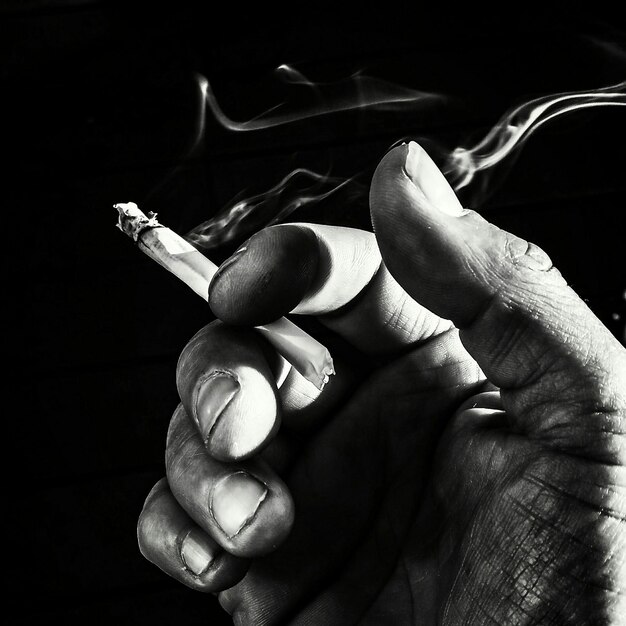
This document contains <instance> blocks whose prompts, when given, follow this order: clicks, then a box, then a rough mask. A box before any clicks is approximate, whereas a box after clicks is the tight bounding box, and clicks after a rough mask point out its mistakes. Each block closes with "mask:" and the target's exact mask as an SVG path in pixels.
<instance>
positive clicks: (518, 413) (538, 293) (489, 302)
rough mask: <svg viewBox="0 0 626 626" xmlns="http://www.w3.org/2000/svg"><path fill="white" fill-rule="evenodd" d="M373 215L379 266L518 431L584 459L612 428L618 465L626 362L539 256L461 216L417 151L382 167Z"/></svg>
mask: <svg viewBox="0 0 626 626" xmlns="http://www.w3.org/2000/svg"><path fill="white" fill-rule="evenodd" d="M370 206H371V213H372V222H373V225H374V230H375V232H376V237H377V240H378V245H379V247H380V250H381V253H382V256H383V259H384V262H385V264H386V266H387V267H388V269H389V270H390V272H391V273H392V274H393V275H394V277H395V279H396V280H397V281H398V282H399V283H400V284H401V285H402V287H403V288H404V289H405V290H406V291H407V292H408V293H409V295H411V296H412V297H413V298H414V299H415V300H417V301H418V302H419V303H420V304H422V305H424V306H426V307H427V308H429V309H430V310H432V311H433V312H434V313H436V314H437V315H439V316H441V317H444V318H448V319H451V320H452V321H453V322H454V323H455V325H456V326H457V327H458V328H459V329H460V334H461V339H462V341H463V343H464V344H465V347H466V348H467V349H468V351H469V352H470V353H471V354H472V356H473V357H474V358H475V359H476V361H477V362H478V364H479V365H480V367H481V368H482V370H483V371H484V372H485V374H486V376H487V377H488V378H489V379H490V380H491V381H492V382H493V383H494V384H496V385H498V386H499V387H500V388H501V393H502V400H503V403H504V405H505V409H506V410H507V413H509V414H510V415H511V418H512V419H513V421H514V422H515V423H516V424H515V425H516V426H517V427H519V428H521V429H523V430H525V431H532V432H534V433H538V432H542V433H544V434H545V435H550V436H553V437H556V438H559V439H560V438H562V437H565V438H566V439H568V443H569V444H570V445H584V446H585V447H588V446H594V445H595V439H593V438H590V437H589V429H593V430H594V431H595V432H596V434H597V435H598V437H599V438H600V439H602V440H603V441H605V440H606V439H607V433H608V432H610V433H611V434H616V432H617V431H616V430H615V429H616V428H617V430H619V433H620V436H619V437H618V438H617V440H616V442H617V443H616V445H617V444H618V443H620V442H621V446H622V451H621V456H622V457H624V456H625V454H626V453H625V452H624V449H623V448H624V447H626V445H625V444H624V441H623V438H624V436H625V435H626V417H625V413H626V398H625V395H626V351H625V350H624V349H623V348H622V346H621V345H620V344H619V342H618V341H617V340H616V339H615V338H614V337H613V335H612V334H611V333H610V332H609V331H608V330H607V329H606V328H605V327H604V326H603V325H602V323H601V322H600V321H599V320H598V319H597V318H596V317H595V316H594V315H593V313H592V312H591V311H590V310H589V309H588V307H587V306H586V305H585V304H584V302H583V301H582V300H581V299H580V298H579V297H578V296H577V295H576V293H575V292H574V291H573V290H572V289H571V288H570V287H568V285H567V283H566V282H565V280H564V279H563V277H562V276H561V274H560V273H559V272H558V271H557V270H556V269H555V268H554V267H553V266H552V263H551V261H550V259H549V257H548V256H547V255H546V254H545V252H543V251H542V250H541V249H540V248H538V247H537V246H535V245H534V244H532V243H528V242H526V241H524V240H523V239H520V238H519V237H516V236H515V235H512V234H510V233H508V232H506V231H504V230H501V229H499V228H497V227H496V226H494V225H493V224H490V223H489V222H487V221H486V220H484V219H483V218H482V217H480V216H479V215H478V214H477V213H475V212H474V211H468V210H464V209H463V208H462V206H461V204H460V203H459V201H458V199H457V198H456V196H455V194H454V192H453V191H452V189H451V187H450V186H449V185H448V183H447V181H446V179H445V177H444V176H443V174H442V173H441V172H440V171H439V169H438V168H437V166H436V165H435V164H434V163H433V161H432V160H431V159H430V157H429V156H428V155H427V154H426V152H425V151H424V150H423V149H422V148H421V147H420V146H419V145H417V144H416V143H413V142H412V143H410V144H409V145H408V146H407V145H403V146H399V147H397V148H394V149H393V150H391V151H390V152H389V153H388V154H387V155H386V156H385V157H384V158H383V160H382V161H381V163H380V164H379V166H378V168H377V170H376V172H375V174H374V178H373V180H372V187H371V192H370ZM590 415H593V416H595V418H594V419H585V420H582V421H581V419H580V418H581V417H582V416H585V417H589V416H590ZM606 420H609V421H611V424H607V422H606ZM615 420H617V422H618V423H613V422H614V421H615ZM607 429H609V430H607ZM590 439H592V440H590ZM618 447H619V446H618ZM602 449H603V451H606V450H605V447H602ZM623 460H624V459H623V458H622V461H623Z"/></svg>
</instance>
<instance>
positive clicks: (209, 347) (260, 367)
mask: <svg viewBox="0 0 626 626" xmlns="http://www.w3.org/2000/svg"><path fill="white" fill-rule="evenodd" d="M266 354H269V352H268V351H266V352H264V349H263V347H262V344H261V342H260V340H259V338H258V337H257V335H256V334H255V333H254V332H253V331H250V330H243V329H241V330H238V331H235V330H234V329H229V328H227V327H225V326H224V325H222V324H219V323H214V324H209V325H208V326H206V327H204V328H203V329H202V330H201V331H200V332H198V333H197V334H196V335H195V336H194V337H193V338H192V339H191V341H190V342H189V343H188V344H187V345H186V346H185V349H184V350H183V352H182V354H181V356H180V358H179V360H178V366H177V370H176V383H177V387H178V392H179V395H180V398H181V401H182V403H183V406H184V407H185V410H186V411H187V413H188V415H189V416H190V417H191V418H192V420H193V421H194V423H195V424H196V427H197V429H198V432H199V433H200V436H201V438H202V440H203V442H204V445H205V447H206V449H207V451H208V452H209V454H210V455H211V456H213V457H214V458H216V459H222V460H227V461H228V460H230V461H232V460H237V459H243V458H246V457H248V456H250V455H252V454H254V453H255V452H256V451H257V450H258V449H259V448H261V447H263V446H264V445H265V444H266V443H267V442H268V441H269V439H270V438H271V437H272V436H273V434H274V433H275V432H276V430H277V429H278V426H279V421H280V419H279V412H278V402H277V395H276V394H277V390H276V381H275V373H274V371H272V367H271V366H270V363H269V362H268V359H267V357H266Z"/></svg>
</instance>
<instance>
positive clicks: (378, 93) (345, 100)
mask: <svg viewBox="0 0 626 626" xmlns="http://www.w3.org/2000/svg"><path fill="white" fill-rule="evenodd" d="M275 73H276V75H277V76H278V78H279V79H281V80H282V81H283V82H286V83H288V84H290V85H294V86H299V87H304V88H305V89H307V91H308V95H309V96H310V98H309V100H310V101H309V102H307V103H306V104H298V105H295V104H292V106H289V105H288V104H287V103H285V102H283V103H281V104H278V105H276V106H274V107H271V108H270V109H268V110H267V111H264V112H263V113H261V114H259V115H257V116H255V117H254V118H252V119H250V120H246V121H241V122H237V121H235V120H233V119H231V118H230V117H228V116H227V115H226V114H225V113H224V111H223V110H222V108H221V106H220V105H219V103H218V101H217V98H216V97H215V94H214V93H213V89H212V88H211V84H210V83H209V81H208V80H207V79H206V78H205V77H204V76H202V75H200V74H198V75H197V80H198V84H199V86H200V89H201V90H202V93H203V94H204V97H205V101H206V105H207V107H208V108H209V110H210V111H211V113H212V114H213V116H214V117H215V119H216V120H217V121H218V122H219V123H220V124H221V125H222V126H223V127H224V128H227V129H228V130H231V131H237V132H249V131H255V130H265V129H268V128H274V127H276V126H283V125H285V124H290V123H293V122H300V121H302V120H306V119H309V118H312V117H319V116H321V115H329V114H332V113H339V112H343V111H354V110H357V109H385V110H389V109H393V108H398V107H402V106H407V107H413V108H414V107H416V106H418V105H419V106H424V105H428V104H432V103H434V102H435V101H441V100H443V99H444V98H443V96H440V95H438V94H434V93H429V92H426V91H417V90H415V89H409V88H408V87H402V86H400V85H395V84H393V83H390V82H387V81H384V80H380V79H377V78H373V77H371V76H367V75H365V74H361V73H355V74H352V75H351V76H349V77H348V78H345V79H342V80H338V81H335V82H329V83H320V82H313V81H311V80H309V79H308V78H307V77H306V76H305V75H304V74H302V73H301V72H299V71H298V70H296V69H295V68H294V67H292V66H291V65H286V64H283V65H280V66H279V67H278V68H276V72H275Z"/></svg>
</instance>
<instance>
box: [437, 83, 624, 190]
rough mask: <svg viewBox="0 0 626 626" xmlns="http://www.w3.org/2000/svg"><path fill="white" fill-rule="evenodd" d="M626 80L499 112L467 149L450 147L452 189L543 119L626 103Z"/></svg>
mask: <svg viewBox="0 0 626 626" xmlns="http://www.w3.org/2000/svg"><path fill="white" fill-rule="evenodd" d="M625 89H626V81H625V82H622V83H619V84H617V85H613V86H611V87H605V88H602V89H597V90H595V91H578V92H570V93H562V94H556V95H553V96H544V97H542V98H536V99H535V100H530V101H529V102H525V103H524V104H521V105H519V106H517V107H515V108H514V109H511V110H510V111H508V112H507V113H506V114H505V115H503V116H502V117H501V118H500V120H499V121H498V122H497V124H496V125H495V126H494V127H493V128H492V129H491V130H490V131H489V133H487V135H486V136H485V138H484V139H483V140H482V141H480V142H478V143H477V144H476V145H474V146H472V147H471V148H464V147H458V148H455V149H454V150H452V152H451V153H450V155H449V157H448V161H447V163H446V164H445V166H444V171H445V173H446V174H447V175H448V178H449V180H450V182H451V183H452V185H453V187H454V189H455V190H457V191H458V190H459V189H463V188H464V187H466V186H467V185H469V184H470V183H471V182H472V180H473V179H474V177H475V176H476V175H477V174H478V173H479V172H483V171H485V170H488V169H490V168H492V167H494V166H495V165H497V164H498V163H501V162H502V161H504V160H505V159H507V158H508V157H510V156H511V155H512V154H513V153H514V151H516V150H519V149H520V148H522V146H523V145H524V144H525V143H526V142H527V141H528V139H529V138H530V137H531V135H532V134H533V133H534V132H535V131H537V130H538V129H539V128H540V127H541V126H543V125H544V124H545V123H546V122H549V121H550V120H553V119H555V118H556V117H559V116H561V115H564V114H565V113H572V112H574V111H579V110H581V109H587V108H591V107H607V106H621V107H623V106H626V93H624V92H625Z"/></svg>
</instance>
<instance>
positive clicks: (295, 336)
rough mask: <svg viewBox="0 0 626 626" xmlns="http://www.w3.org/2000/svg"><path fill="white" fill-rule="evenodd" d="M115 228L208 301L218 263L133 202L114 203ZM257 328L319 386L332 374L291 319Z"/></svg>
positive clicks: (323, 355) (320, 350)
mask: <svg viewBox="0 0 626 626" xmlns="http://www.w3.org/2000/svg"><path fill="white" fill-rule="evenodd" d="M115 208H116V209H117V211H118V214H119V218H118V222H117V226H118V228H119V229H120V230H121V231H122V232H123V233H125V234H126V235H128V236H129V237H131V238H132V239H133V240H134V241H135V242H136V243H137V245H138V246H139V249H140V250H141V251H142V252H143V253H144V254H146V255H148V256H149V257H150V258H151V259H154V260H155V261H157V263H159V264H160V265H162V266H163V267H164V268H165V269H167V270H169V271H170V272H171V273H172V274H174V275H175V276H177V277H178V278H180V280H182V281H183V282H184V283H185V284H186V285H188V286H189V287H191V289H193V290H194V291H195V292H196V293H197V294H198V295H199V296H200V297H201V298H203V299H204V300H206V301H207V302H208V300H209V284H210V282H211V279H212V278H213V276H214V275H215V272H217V265H215V263H212V262H211V261H210V260H209V259H207V258H206V257H205V256H204V255H203V254H202V253H201V252H199V251H198V250H196V249H195V248H194V247H193V246H192V245H191V244H190V243H189V242H188V241H186V240H185V239H183V238H182V237H181V236H179V235H177V234H176V233H175V232H174V231H173V230H170V229H169V228H167V227H165V226H163V225H162V224H160V223H159V222H158V221H157V219H156V215H155V214H153V213H150V214H148V215H146V214H145V213H144V212H143V211H141V210H140V209H139V207H138V206H137V205H136V204H135V203H134V202H127V203H121V204H116V205H115ZM256 329H257V330H258V331H259V332H260V333H261V334H262V335H263V336H264V337H265V338H266V339H267V340H268V341H269V342H270V343H271V344H272V345H273V346H274V347H275V348H276V351H277V352H278V353H279V354H280V355H282V356H283V357H284V358H285V359H286V360H287V361H288V362H289V363H291V365H292V366H293V367H294V368H295V369H296V370H297V371H298V372H300V374H302V376H304V377H305V378H306V379H307V380H309V381H310V382H312V383H313V384H314V385H315V386H316V387H317V388H318V389H320V390H321V389H323V388H324V385H325V384H326V383H327V382H328V379H329V377H330V376H331V375H332V374H334V373H335V370H334V367H333V360H332V358H331V356H330V353H329V352H328V350H327V349H326V348H325V347H324V346H323V345H322V344H321V343H320V342H319V341H317V340H316V339H314V338H313V337H311V335H309V334H308V333H305V332H304V331H303V330H302V329H301V328H299V327H298V326H296V325H295V324H294V323H293V322H290V321H289V320H288V319H286V318H284V317H282V318H281V319H279V320H277V321H275V322H272V323H271V324H265V325H264V326H257V327H256Z"/></svg>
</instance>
